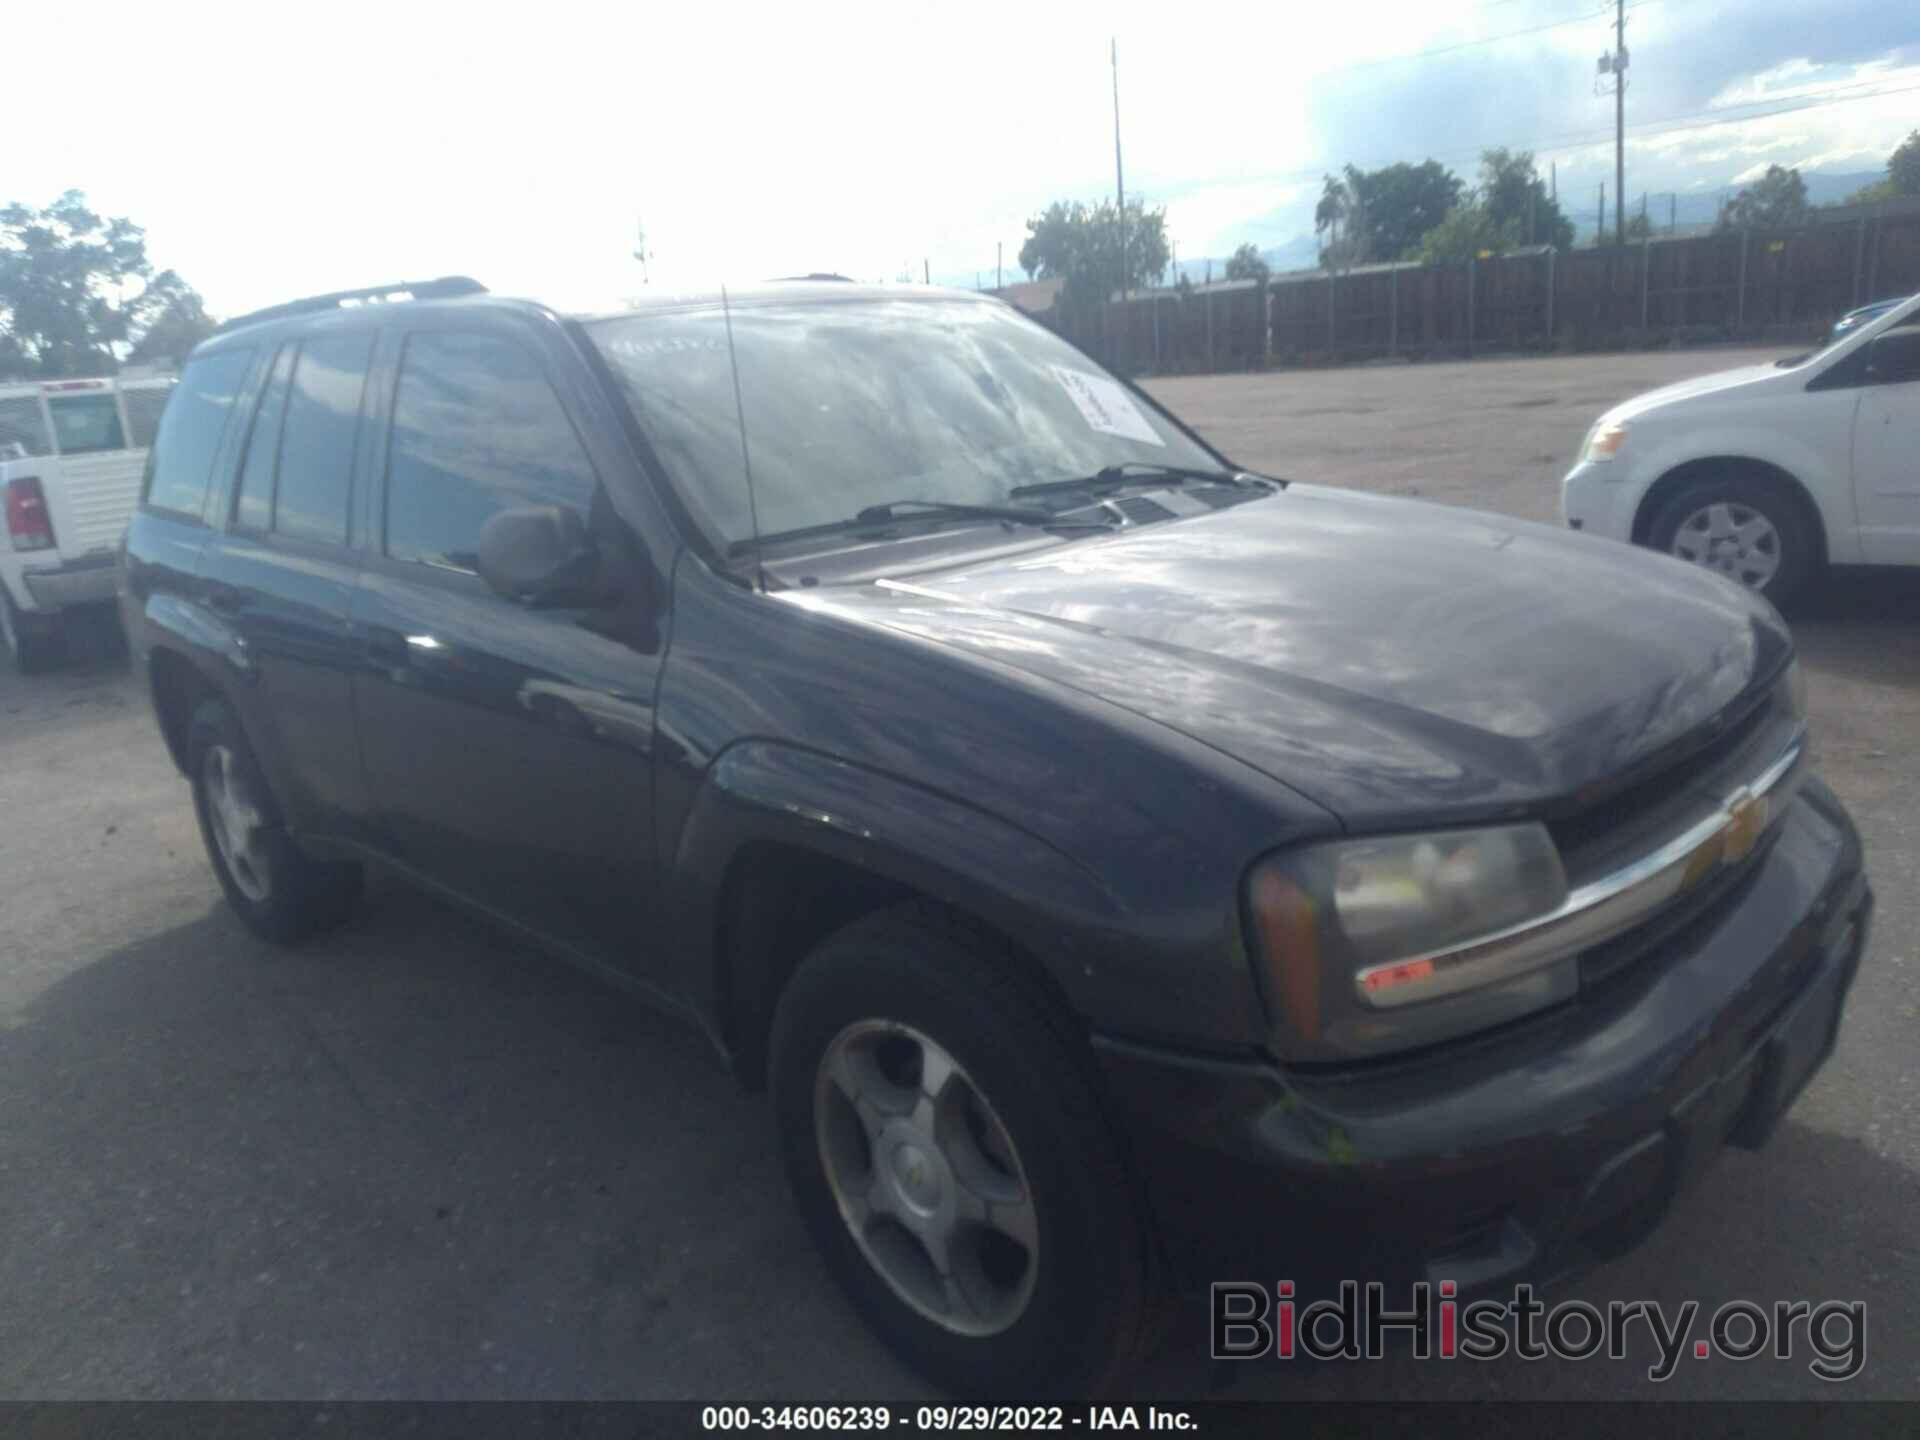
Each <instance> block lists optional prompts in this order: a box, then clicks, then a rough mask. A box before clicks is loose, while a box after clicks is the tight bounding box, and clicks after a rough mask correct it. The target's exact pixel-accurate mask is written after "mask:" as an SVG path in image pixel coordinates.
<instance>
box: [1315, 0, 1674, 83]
mask: <svg viewBox="0 0 1920 1440" xmlns="http://www.w3.org/2000/svg"><path fill="white" fill-rule="evenodd" d="M1642 3H1645V4H1651V3H1652V0H1642ZM1636 8H1637V7H1636ZM1606 13H1607V11H1606V7H1604V6H1603V7H1601V8H1600V9H1598V10H1590V11H1588V12H1587V13H1586V14H1584V15H1576V16H1574V17H1573V18H1572V19H1571V20H1554V21H1550V22H1549V23H1547V24H1545V25H1529V26H1528V27H1527V28H1526V29H1524V30H1507V31H1503V32H1502V33H1500V34H1498V35H1483V36H1482V37H1480V38H1479V39H1478V40H1462V41H1460V42H1458V43H1457V44H1453V45H1436V46H1434V47H1433V48H1432V49H1431V50H1409V51H1407V52H1406V53H1405V54H1403V55H1382V56H1379V57H1378V58H1376V59H1373V60H1355V61H1353V62H1352V63H1351V64H1347V65H1337V66H1335V67H1333V68H1332V69H1331V70H1322V71H1319V72H1317V74H1318V75H1339V74H1343V73H1345V72H1346V71H1349V70H1371V69H1373V68H1374V67H1375V66H1377V65H1398V64H1400V63H1402V62H1403V61H1407V60H1425V59H1428V58H1430V57H1432V56H1435V55H1452V54H1454V53H1455V52H1456V51H1460V50H1472V49H1474V48H1475V47H1476V46H1480V45H1498V44H1499V43H1500V42H1501V41H1502V40H1518V39H1520V38H1521V37H1522V36H1526V35H1540V34H1544V33H1545V32H1546V31H1548V30H1564V29H1565V28H1566V27H1567V26H1569V25H1585V24H1588V23H1589V22H1591V21H1594V20H1598V19H1599V18H1600V17H1601V16H1602V15H1605V14H1606ZM1316 78H1317V76H1316Z"/></svg>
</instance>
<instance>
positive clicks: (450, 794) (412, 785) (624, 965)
mask: <svg viewBox="0 0 1920 1440" xmlns="http://www.w3.org/2000/svg"><path fill="white" fill-rule="evenodd" d="M397 362H398V363H397V367H396V378H395V388H394V391H393V398H392V401H391V421H390V435H389V439H388V445H387V453H386V460H385V467H384V471H385V483H384V488H383V489H382V490H381V491H380V492H378V498H377V505H376V513H375V514H374V515H372V516H371V517H370V524H369V529H370V536H369V547H368V548H369V554H368V557H367V562H366V568H365V570H364V572H363V573H362V575H361V580H360V587H359V593H358V596H357V599H356V602H355V621H356V631H357V633H358V636H359V639H360V642H361V644H362V646H363V647H364V648H363V661H362V668H361V669H360V671H359V674H358V676H357V678H356V681H355V687H354V691H355V702H356V708H357V711H358V715H359V731H360V743H361V752H362V755H363V757H364V760H365V764H366V777H367V788H368V790H369V792H370V794H371V795H372V796H373V798H374V803H375V805H376V807H377V811H378V815H379V819H380V822H381V826H382V829H383V832H384V835H385V837H386V839H387V842H388V843H389V844H390V846H391V849H392V851H393V853H394V854H395V855H396V856H397V857H398V858H399V859H401V860H402V861H403V862H404V863H405V864H407V865H408V866H409V867H410V868H411V869H413V870H415V871H416V872H417V873H419V874H421V875H424V876H426V877H427V878H429V879H432V880H435V881H438V882H439V883H441V884H443V885H445V886H446V887H448V888H449V889H452V890H454V891H456V892H458V893H460V894H461V895H463V896H464V897H466V898H468V899H470V900H473V901H476V902H478V903H480V904H482V905H484V906H486V907H488V908H489V909H491V910H493V911H495V912H496V913H498V914H500V915H502V916H503V917H505V918H508V919H511V920H514V921H517V922H519V923H521V924H524V925H526V926H528V927H530V928H532V929H534V930H537V931H538V932H540V933H541V934H542V935H543V936H545V937H547V938H549V939H550V940H557V941H559V942H561V943H562V944H564V945H566V946H568V947H569V948H571V949H573V950H574V951H575V952H576V953H577V954H580V955H581V956H583V957H589V958H593V959H595V960H597V961H600V962H602V963H608V964H610V965H612V966H614V967H617V968H620V969H624V970H629V971H632V970H635V969H639V968H643V967H642V966H641V965H640V963H639V956H640V955H641V954H642V953H643V952H644V950H645V948H646V941H647V936H648V932H649V929H650V926H649V924H648V916H649V913H650V908H651V902H652V889H653V875H652V869H651V856H652V848H651V840H652V833H653V832H652V826H651V805H652V775H651V753H652V746H653V697H654V688H655V681H656V679H657V677H658V674H659V667H660V663H661V658H662V653H663V648H664V638H663V633H662V624H661V620H662V617H661V616H660V615H659V613H658V612H657V610H656V609H655V608H654V603H653V599H652V596H653V594H654V593H656V590H657V587H655V586H654V585H652V584H651V583H650V580H649V576H650V572H649V571H647V569H646V566H645V563H644V560H643V559H642V557H641V553H640V552H641V548H642V547H640V546H639V544H638V543H637V537H636V536H635V535H634V533H633V532H632V531H631V530H630V529H629V528H628V526H627V522H626V521H625V520H623V519H621V518H620V517H619V516H618V515H617V514H616V513H615V509H614V507H613V505H612V504H611V503H610V500H609V496H608V492H607V490H606V479H607V475H608V472H609V471H610V470H613V469H616V468H617V467H618V458H617V451H616V449H615V448H613V447H612V445H611V442H610V439H609V436H608V435H607V433H606V429H605V427H604V426H602V425H599V424H598V423H597V421H596V418H595V415H594V413H593V411H592V409H591V407H590V406H588V405H586V404H585V402H583V401H582V399H581V397H580V395H579V392H578V390H577V389H576V388H575V387H573V386H571V385H569V384H568V383H566V380H567V377H568V376H569V375H570V374H573V373H577V367H578V366H579V363H580V362H579V361H578V359H577V357H571V356H570V355H569V353H568V352H567V351H566V349H565V347H564V345H563V344H562V343H561V342H559V341H558V340H557V339H556V338H555V337H553V336H551V335H547V334H544V333H543V332H542V331H540V330H539V329H538V328H537V327H535V326H533V325H529V324H526V323H523V322H521V321H520V320H518V319H517V318H516V317H513V316H510V315H501V314H487V313H483V312H466V313H464V314H459V315H457V316H455V315H448V316H442V317H432V318H431V319H429V318H428V317H420V318H419V319H418V320H417V322H416V324H415V325H414V326H411V327H410V329H409V333H408V334H407V335H406V337H405V342H404V345H403V346H402V347H401V350H400V353H399V355H398V357H397ZM630 463H631V462H630V461H629V464H630ZM544 504H558V505H566V506H570V507H572V508H573V509H575V510H576V511H578V512H579V513H580V515H581V516H582V518H583V519H584V520H585V521H586V523H587V527H588V531H589V533H590V535H591V536H592V537H593V539H594V541H595V544H596V546H597V547H598V549H599V551H600V553H601V555H602V557H603V560H604V562H605V563H606V564H608V565H609V567H610V570H609V573H610V574H612V575H614V576H616V577H617V588H618V589H619V590H620V595H619V598H618V599H617V600H615V601H613V602H612V603H608V604H605V605H601V606H596V607H592V608H551V609H537V608H531V607H529V606H527V605H523V604H520V603H518V602H515V601H512V600H508V599H505V598H503V597H502V596H500V595H498V594H496V593H495V592H494V591H493V590H492V589H491V588H490V587H489V586H488V585H487V584H486V582H485V581H483V580H482V579H481V578H480V576H479V575H478V574H477V573H475V564H476V552H477V549H478V543H479V535H480V529H481V526H482V525H483V524H484V523H485V522H486V520H487V519H488V518H489V517H490V516H491V515H493V514H494V513H496V512H497V511H499V510H501V509H504V508H508V507H512V506H521V505H544Z"/></svg>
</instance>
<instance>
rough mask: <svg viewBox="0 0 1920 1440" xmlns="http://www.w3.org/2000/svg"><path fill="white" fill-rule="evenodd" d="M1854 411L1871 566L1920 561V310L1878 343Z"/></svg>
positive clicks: (1856, 485)
mask: <svg viewBox="0 0 1920 1440" xmlns="http://www.w3.org/2000/svg"><path fill="white" fill-rule="evenodd" d="M1868 359H1869V360H1870V362H1871V364H1872V369H1871V371H1870V372H1869V374H1868V383H1867V384H1866V385H1865V386H1863V387H1862V389H1861V391H1860V404H1859V406H1858V408H1857V409H1855V411H1854V418H1853V498H1854V504H1855V506H1856V507H1858V510H1859V514H1860V544H1861V551H1862V554H1863V555H1864V556H1865V558H1866V560H1867V562H1868V563H1869V564H1872V565H1920V316H1915V317H1913V318H1912V319H1909V320H1908V321H1907V322H1906V323H1905V324H1903V325H1900V326H1897V327H1895V328H1894V329H1891V330H1889V331H1887V332H1886V333H1885V334H1883V335H1881V336H1880V337H1879V338H1878V339H1877V340H1875V341H1874V342H1873V347H1872V351H1871V353H1870V355H1869V356H1868Z"/></svg>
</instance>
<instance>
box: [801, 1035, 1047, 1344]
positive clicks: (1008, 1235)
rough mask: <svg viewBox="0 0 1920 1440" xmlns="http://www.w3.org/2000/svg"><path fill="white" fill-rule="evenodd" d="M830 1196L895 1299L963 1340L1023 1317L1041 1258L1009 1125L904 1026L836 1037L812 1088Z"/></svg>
mask: <svg viewBox="0 0 1920 1440" xmlns="http://www.w3.org/2000/svg"><path fill="white" fill-rule="evenodd" d="M814 1126H815V1134H816V1139H817V1142H818V1144H819V1148H820V1161H821V1166H822V1168H823V1170H824V1171H825V1173H826V1178H827V1184H828V1186H829V1187H830V1188H831V1190H832V1192H833V1198H834V1201H835V1203H836V1204H837V1205H838V1207H839V1210H840V1218H841V1219H842V1220H843V1221H845V1222H846V1226H847V1229H848V1230H849V1231H850V1232H851V1234H852V1235H853V1238H854V1242H855V1243H856V1244H857V1245H858V1246H859V1248H860V1251H861V1253H862V1254H863V1255H864V1256H865V1257H866V1259H867V1262H868V1263H869V1264H870V1265H872V1266H873V1268H874V1269H875V1270H876V1271H877V1272H878V1273H879V1275H880V1276H881V1278H882V1279H883V1280H885V1281H886V1283H887V1284H888V1286H889V1287H891V1289H892V1290H893V1292H894V1293H895V1294H896V1295H898V1296H899V1297H900V1298H901V1299H902V1300H903V1301H905V1302H906V1303H907V1304H908V1305H910V1306H912V1307H913V1308H914V1309H915V1310H916V1311H918V1312H919V1313H920V1314H921V1315H923V1316H925V1317H926V1318H927V1319H928V1320H931V1321H932V1322H933V1323H934V1324H936V1325H939V1326H941V1327H942V1328H944V1329H946V1330H949V1331H951V1332H953V1333H955V1334H958V1335H969V1336H985V1335H995V1334H998V1333H1000V1332H1001V1331H1003V1330H1005V1329H1007V1328H1008V1327H1009V1326H1011V1325H1012V1324H1013V1323H1014V1322H1015V1321H1017V1320H1018V1319H1019V1318H1020V1316H1021V1315H1022V1314H1023V1313H1024V1312H1025V1310H1026V1308H1027V1303H1028V1301H1029V1300H1030V1299H1031V1298H1032V1295H1033V1285H1034V1277H1035V1274H1036V1272H1037V1270H1038V1266H1039V1258H1040V1236H1039V1215H1038V1211H1037V1210H1036V1209H1035V1206H1034V1198H1033V1190H1032V1187H1031V1186H1030V1185H1029V1183H1028V1181H1027V1177H1026V1171H1025V1170H1024V1168H1023V1167H1022V1166H1021V1163H1020V1157H1019V1155H1018V1153H1017V1152H1016V1151H1015V1149H1014V1146H1013V1141H1012V1138H1011V1136H1010V1135H1009V1134H1008V1132H1007V1128H1006V1126H1005V1125H1004V1124H1003V1123H1002V1121H1001V1120H1000V1117H999V1116H998V1114H996V1113H995V1111H994V1108H993V1105H992V1104H991V1102H989V1101H988V1099H987V1097H986V1095H985V1093H984V1092H983V1091H982V1090H981V1089H980V1087H979V1086H978V1085H977V1084H976V1083H975V1082H974V1080H973V1078H972V1077H971V1076H970V1075H968V1074H967V1072H966V1070H965V1069H963V1068H962V1067H961V1065H960V1064H959V1062H958V1061H956V1060H955V1059H954V1057H953V1056H952V1055H951V1054H949V1053H948V1052H947V1050H946V1049H945V1048H944V1047H943V1046H941V1045H940V1044H939V1042H937V1041H935V1040H933V1039H931V1038H930V1037H929V1036H927V1035H925V1034H923V1033H922V1032H920V1031H919V1030H916V1029H914V1028H913V1027H912V1026H910V1025H903V1024H899V1023H897V1022H893V1021H886V1020H862V1021H859V1022H857V1023H855V1024H853V1025H849V1026H848V1027H847V1028H846V1029H845V1030H843V1031H841V1032H840V1034H839V1035H838V1036H836V1037H835V1038H834V1041H833V1043H832V1044H830V1045H829V1046H828V1047H827V1049H826V1052H825V1053H824V1054H823V1055H822V1057H821V1060H820V1065H819V1070H818V1073H817V1076H816V1079H815V1087H814Z"/></svg>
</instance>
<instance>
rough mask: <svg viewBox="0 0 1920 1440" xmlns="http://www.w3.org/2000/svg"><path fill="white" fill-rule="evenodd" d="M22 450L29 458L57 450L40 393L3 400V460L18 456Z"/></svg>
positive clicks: (0, 441)
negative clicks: (41, 407)
mask: <svg viewBox="0 0 1920 1440" xmlns="http://www.w3.org/2000/svg"><path fill="white" fill-rule="evenodd" d="M22 451H24V452H25V453H26V456H27V458H29V459H32V458H34V457H37V456H40V455H51V454H52V453H53V445H52V442H51V441H50V440H49V439H48V437H47V422H46V420H45V419H44V418H43V417H42V415H41V413H40V397H39V396H38V395H16V396H14V397H12V398H11V399H6V400H0V460H6V459H18V458H20V454H21V452H22Z"/></svg>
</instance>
